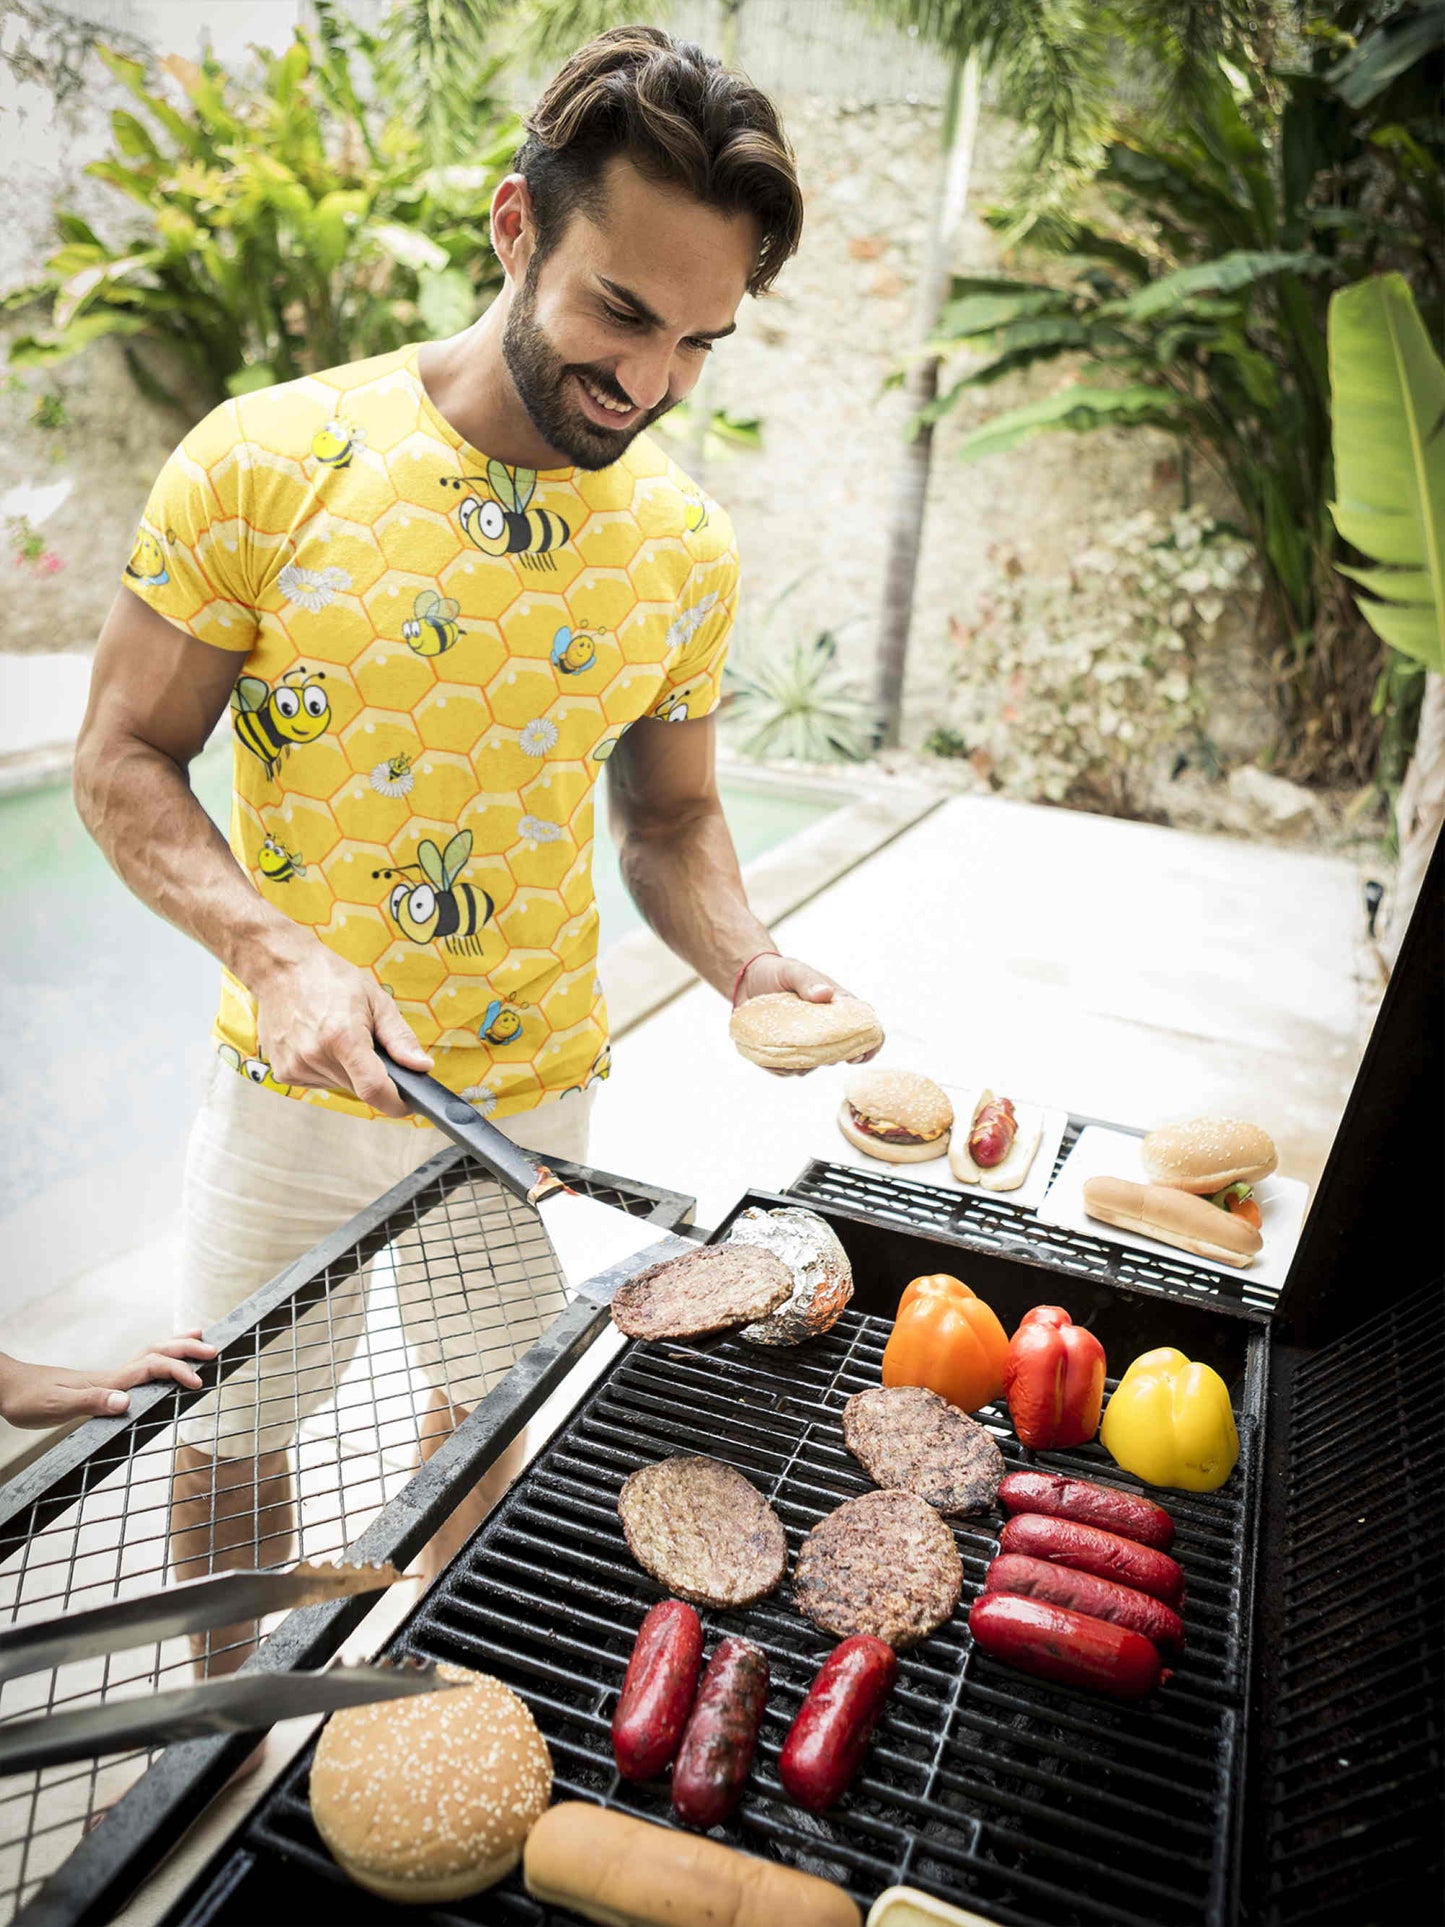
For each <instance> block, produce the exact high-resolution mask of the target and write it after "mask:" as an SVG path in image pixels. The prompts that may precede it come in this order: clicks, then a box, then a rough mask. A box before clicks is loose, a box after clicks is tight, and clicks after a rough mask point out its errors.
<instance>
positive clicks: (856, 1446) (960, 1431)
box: [843, 1385, 1003, 1515]
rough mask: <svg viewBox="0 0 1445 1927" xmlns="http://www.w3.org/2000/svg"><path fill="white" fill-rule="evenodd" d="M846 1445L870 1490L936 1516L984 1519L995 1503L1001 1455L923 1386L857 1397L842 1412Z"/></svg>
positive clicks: (882, 1387)
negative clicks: (920, 1505) (910, 1496)
mask: <svg viewBox="0 0 1445 1927" xmlns="http://www.w3.org/2000/svg"><path fill="white" fill-rule="evenodd" d="M843 1443H844V1444H845V1445H846V1446H847V1448H848V1450H849V1451H850V1452H851V1453H852V1454H853V1456H854V1458H855V1459H857V1460H858V1462H859V1463H860V1464H861V1465H862V1467H863V1470H864V1471H865V1472H866V1473H867V1474H868V1476H869V1478H870V1479H872V1480H873V1481H874V1482H875V1484H877V1485H881V1486H888V1487H891V1488H892V1489H893V1490H895V1491H897V1490H901V1491H904V1492H914V1493H916V1494H917V1495H918V1497H919V1498H920V1499H926V1500H927V1501H928V1503H929V1505H931V1506H933V1507H935V1509H936V1510H937V1511H939V1512H944V1513H950V1514H953V1515H960V1514H963V1513H966V1512H986V1511H987V1510H988V1508H989V1506H991V1505H992V1504H993V1502H994V1500H995V1499H996V1498H997V1497H998V1488H999V1481H1000V1480H1001V1479H1002V1478H1003V1454H1002V1452H1000V1451H999V1449H998V1446H997V1445H996V1444H995V1442H994V1440H993V1439H992V1438H991V1437H990V1435H989V1434H988V1433H987V1432H986V1431H985V1430H984V1429H983V1427H982V1426H981V1425H979V1424H976V1423H975V1421H974V1420H973V1419H971V1418H966V1417H965V1416H964V1414H963V1413H962V1412H960V1411H959V1410H958V1408H957V1407H956V1406H953V1405H950V1404H949V1402H948V1400H947V1399H946V1398H940V1397H939V1396H938V1394H937V1392H928V1391H925V1390H924V1389H923V1387H922V1386H921V1385H880V1386H879V1387H878V1388H877V1389H876V1390H875V1391H871V1392H857V1393H855V1394H854V1396H853V1397H852V1398H850V1399H849V1401H848V1403H847V1404H846V1405H845V1406H844V1407H843Z"/></svg>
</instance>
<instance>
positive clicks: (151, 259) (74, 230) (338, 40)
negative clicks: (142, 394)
mask: <svg viewBox="0 0 1445 1927" xmlns="http://www.w3.org/2000/svg"><path fill="white" fill-rule="evenodd" d="M318 14H319V30H318V34H317V36H316V38H315V39H312V37H311V36H309V35H308V34H307V33H305V32H304V31H302V30H301V29H297V31H296V35H295V38H294V39H293V41H292V43H291V45H290V46H289V47H288V48H287V49H286V50H285V52H283V53H280V54H275V53H270V52H267V51H265V50H257V51H256V54H255V59H254V64H253V65H252V67H251V68H250V69H249V70H247V71H245V72H243V73H228V72H227V71H226V70H225V69H224V68H222V67H221V66H220V64H219V63H218V62H216V61H215V60H212V59H209V58H208V59H206V60H203V61H201V62H200V63H199V64H197V63H194V62H191V61H188V60H182V59H179V58H175V57H172V58H170V59H168V60H166V61H165V62H163V63H162V64H163V66H164V67H165V69H166V72H167V73H168V74H169V76H170V77H171V79H172V80H173V81H174V82H175V83H177V84H178V86H179V88H180V90H181V92H182V94H183V96H184V104H183V105H181V106H177V105H176V104H175V103H174V101H173V99H172V98H171V97H170V96H169V94H168V92H167V91H166V90H164V89H163V88H162V87H155V86H152V84H151V83H150V80H149V78H148V75H147V71H146V69H145V67H144V66H143V65H142V63H141V62H139V61H136V60H130V59H127V58H125V57H123V56H120V55H118V54H115V53H113V52H106V51H102V54H101V57H102V59H104V61H105V63H106V65H107V67H108V68H109V69H110V71H111V72H112V73H113V74H114V75H115V77H116V78H117V79H118V80H119V81H120V82H121V84H122V86H123V87H125V88H126V90H127V91H128V92H129V93H130V94H131V95H132V96H133V97H134V99H135V100H136V101H137V103H138V104H139V106H140V108H141V110H142V112H141V114H139V115H137V114H134V113H130V112H126V111H124V110H117V112H116V113H114V114H113V115H112V121H111V124H112V131H113V135H114V142H115V146H114V150H113V151H112V153H110V154H109V155H107V156H106V157H105V158H104V159H103V160H99V161H96V162H93V163H92V164H91V165H90V167H89V168H88V169H87V170H86V171H87V172H88V173H89V174H90V175H92V176H93V177H94V178H96V179H98V180H101V181H105V182H107V183H108V184H109V185H110V186H112V187H114V188H115V189H117V190H118V192H119V193H121V194H123V195H125V196H126V197H127V198H128V199H129V200H130V201H131V202H132V203H133V204H134V205H135V207H136V208H137V209H139V210H140V213H139V217H138V220H137V221H136V222H135V223H134V224H133V225H132V226H131V227H130V229H129V231H128V232H126V233H125V234H124V236H123V238H119V239H104V238H102V236H101V234H100V233H98V232H97V231H96V229H95V228H93V227H92V226H91V225H90V224H89V223H88V222H87V221H85V220H83V219H82V218H81V217H80V215H79V214H77V213H75V212H73V211H71V210H67V209H61V210H59V211H58V212H57V214H56V226H57V229H58V231H59V234H60V240H61V245H60V247H59V248H58V249H57V251H56V252H55V253H54V254H53V255H52V256H51V257H50V259H49V261H48V262H47V263H46V268H45V273H44V275H43V277H42V278H41V279H40V280H39V281H37V282H35V283H33V284H31V285H30V286H28V287H25V288H21V289H18V290H16V291H14V292H13V293H11V294H10V295H8V296H7V297H6V301H5V305H6V306H7V307H10V308H15V307H18V306H23V305H26V304H27V303H30V302H35V301H39V300H43V301H45V302H46V303H47V304H48V308H49V314H48V319H47V323H46V325H44V326H43V327H41V328H40V329H38V330H36V331H35V332H33V333H31V334H28V335H23V336H21V337H20V338H19V339H17V340H16V341H15V342H14V343H13V344H12V347H11V350H10V359H11V361H12V363H14V364H16V365H19V366H27V365H29V366H34V365H39V364H44V363H48V362H53V361H57V360H60V359H62V358H64V357H66V356H69V355H73V354H75V353H77V352H78V351H79V350H80V349H82V348H84V347H86V346H88V345H89V343H90V342H92V341H95V340H97V339H99V338H100V337H102V336H106V335H111V336H118V337H120V338H122V339H123V340H125V341H126V342H127V347H128V349H129V344H130V342H131V341H134V340H137V339H149V340H152V341H161V342H164V343H166V344H167V345H168V346H170V347H171V348H173V349H175V350H178V351H179V353H180V354H181V355H182V357H183V358H184V359H185V361H186V362H187V363H188V364H189V366H190V369H191V371H192V373H193V374H194V376H195V377H196V378H197V379H198V381H199V382H200V384H201V385H202V387H203V388H204V389H205V390H207V391H208V392H209V394H210V395H211V397H212V398H213V399H220V398H221V397H222V396H224V395H225V394H227V393H231V394H235V393H238V392H242V391H244V390H245V389H247V388H256V387H264V386H266V385H268V384H269V383H271V382H273V381H285V380H289V379H291V378H293V377H295V376H297V375H300V374H304V373H306V372H308V371H309V370H313V369H318V368H324V367H327V366H329V365H331V364H334V363H336V362H340V361H348V360H354V359H356V358H358V357H360V356H364V355H368V354H376V353H381V352H383V351H385V350H387V349H389V348H392V347H395V346H398V345H399V344H400V343H402V342H404V341H407V340H410V339H414V338H415V337H417V336H419V335H424V334H445V333H449V332H452V331H453V330H455V329H456V328H459V327H462V326H465V325H466V323H467V322H468V321H470V320H471V319H472V318H473V316H474V315H475V313H476V310H477V307H478V305H479V304H480V303H482V302H483V301H484V300H485V298H486V296H487V295H488V293H489V292H490V291H491V290H492V289H493V288H494V287H495V286H497V285H498V284H499V281H500V271H499V270H498V268H497V265H496V261H495V258H494V256H493V254H492V251H491V247H490V245H489V241H488V229H487V218H488V205H489V201H490V195H491V189H492V187H493V185H494V184H495V182H496V180H497V179H499V178H500V176H501V173H502V172H503V171H504V169H505V166H506V163H507V160H508V159H509V158H510V156H511V154H512V152H513V150H514V148H515V147H516V145H517V141H518V138H519V131H520V130H519V128H518V125H517V122H516V121H515V119H514V117H513V115H512V114H511V112H510V110H507V109H504V108H503V107H502V106H500V105H499V104H498V103H497V102H496V101H494V100H491V99H488V98H485V97H482V98H479V99H477V100H475V101H474V103H473V107H472V112H471V118H470V122H469V125H470V128H471V134H472V139H471V144H470V147H469V153H470V160H469V162H468V163H467V164H466V165H452V166H438V165H435V164H433V162H432V160H431V159H430V158H429V155H428V152H427V147H426V144H425V142H424V141H423V139H422V136H421V134H420V133H419V132H418V131H417V129H416V128H415V127H414V126H413V125H411V124H410V123H409V120H408V117H407V116H406V114H405V113H403V112H401V111H399V110H397V109H395V108H393V107H392V106H391V105H390V104H389V103H388V100H387V97H386V94H385V90H384V87H381V86H380V84H379V78H378V75H379V66H378V63H379V62H380V61H381V49H380V46H379V43H378V42H377V41H376V39H375V38H374V37H373V36H369V35H366V34H363V33H361V32H360V30H358V29H355V28H352V27H350V26H348V25H346V24H345V23H344V22H342V21H341V20H340V19H339V17H337V16H336V15H335V14H334V13H332V11H331V10H330V9H329V8H328V7H327V6H325V5H324V4H321V5H320V6H319V8H318ZM130 360H131V366H132V370H133V372H134V373H135V374H136V377H137V380H138V381H139V382H140V383H141V384H142V385H143V386H146V387H149V388H154V387H155V378H154V375H153V373H151V372H148V370H147V368H146V366H145V365H144V364H142V363H141V362H139V361H138V359H137V358H135V357H134V355H133V354H132V355H130Z"/></svg>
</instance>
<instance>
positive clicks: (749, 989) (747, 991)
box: [734, 954, 883, 1077]
mask: <svg viewBox="0 0 1445 1927" xmlns="http://www.w3.org/2000/svg"><path fill="white" fill-rule="evenodd" d="M776 990H786V991H791V992H792V994H793V995H794V996H795V997H803V998H806V999H807V1001H808V1002H809V1003H810V1004H831V1003H832V1001H833V999H834V997H851V996H852V994H853V993H852V992H851V991H849V990H845V989H844V988H843V986H842V985H841V984H840V983H835V982H834V980H833V979H832V978H831V977H829V976H828V975H827V974H826V973H825V972H824V971H821V970H815V969H814V968H813V966H812V965H811V964H805V963H800V962H799V961H798V959H797V958H796V957H778V956H774V955H772V954H767V955H764V956H761V957H754V958H753V960H752V962H751V963H750V964H749V965H748V967H747V969H746V970H745V971H744V972H743V974H742V976H741V977H740V978H739V979H738V988H737V1004H745V1003H747V1002H749V1001H750V999H752V998H754V997H764V996H766V995H767V994H768V992H769V991H776ZM734 1008H735V1009H736V1008H737V1005H736V1004H735V1005H734ZM882 1048H883V1045H882V1043H881V1042H879V1043H877V1044H875V1045H874V1046H873V1048H872V1050H868V1051H864V1052H863V1053H862V1055H861V1056H859V1057H850V1058H849V1060H848V1061H849V1063H850V1064H866V1063H867V1062H868V1060H869V1059H870V1058H872V1057H876V1056H877V1055H878V1053H879V1051H880V1050H882ZM768 1068H769V1069H772V1067H771V1066H769V1067H768ZM772 1075H773V1076H774V1077H806V1076H807V1075H808V1073H807V1072H806V1071H805V1070H800V1071H789V1070H776V1069H772Z"/></svg>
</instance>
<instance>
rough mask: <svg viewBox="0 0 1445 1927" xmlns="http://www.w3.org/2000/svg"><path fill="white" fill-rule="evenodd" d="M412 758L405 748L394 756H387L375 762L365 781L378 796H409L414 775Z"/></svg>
mask: <svg viewBox="0 0 1445 1927" xmlns="http://www.w3.org/2000/svg"><path fill="white" fill-rule="evenodd" d="M411 765H412V759H411V757H410V756H409V755H408V754H407V752H406V751H405V750H402V751H401V752H400V754H398V755H396V756H388V757H386V758H385V760H384V761H383V762H380V763H377V764H376V765H375V766H374V767H373V769H372V772H371V774H370V776H368V777H367V779H366V780H367V782H368V783H370V785H371V787H372V788H373V789H374V790H375V791H376V793H377V795H378V796H410V795H411V791H412V785H413V784H414V783H415V782H416V776H415V775H414V773H413V771H412V767H411Z"/></svg>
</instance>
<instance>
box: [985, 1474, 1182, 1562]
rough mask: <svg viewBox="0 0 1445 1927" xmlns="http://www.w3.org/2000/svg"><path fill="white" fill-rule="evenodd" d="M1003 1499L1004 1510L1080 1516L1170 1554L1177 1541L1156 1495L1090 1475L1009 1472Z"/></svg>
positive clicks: (1081, 1519) (1000, 1497) (1000, 1494)
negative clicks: (1105, 1482) (1147, 1495)
mask: <svg viewBox="0 0 1445 1927" xmlns="http://www.w3.org/2000/svg"><path fill="white" fill-rule="evenodd" d="M998 1502H999V1504H1000V1505H1001V1506H1002V1507H1003V1509H1004V1511H1005V1512H1046V1513H1048V1514H1049V1515H1050V1516H1051V1517H1053V1518H1062V1519H1077V1520H1078V1521H1079V1523H1080V1524H1081V1525H1086V1526H1098V1527H1100V1528H1101V1529H1102V1530H1103V1531H1105V1532H1117V1533H1119V1534H1120V1535H1121V1536H1122V1537H1123V1538H1125V1539H1133V1540H1135V1541H1137V1543H1138V1544H1139V1545H1141V1546H1154V1547H1155V1548H1156V1549H1157V1550H1158V1551H1160V1552H1168V1550H1169V1548H1170V1546H1172V1545H1173V1543H1174V1521H1173V1520H1172V1519H1171V1518H1170V1517H1169V1514H1168V1513H1167V1512H1166V1511H1165V1510H1164V1508H1163V1506H1159V1505H1155V1503H1154V1501H1153V1500H1152V1499H1146V1498H1143V1497H1142V1496H1141V1495H1140V1494H1139V1493H1137V1492H1121V1491H1120V1490H1119V1489H1118V1487H1117V1486H1112V1485H1095V1484H1093V1482H1092V1481H1091V1480H1089V1479H1066V1478H1065V1477H1064V1476H1063V1474H1062V1473H1059V1472H1010V1473H1009V1475H1008V1477H1007V1478H1006V1479H1005V1480H1004V1481H1003V1483H1002V1484H1001V1485H1000V1486H999V1489H998Z"/></svg>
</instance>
